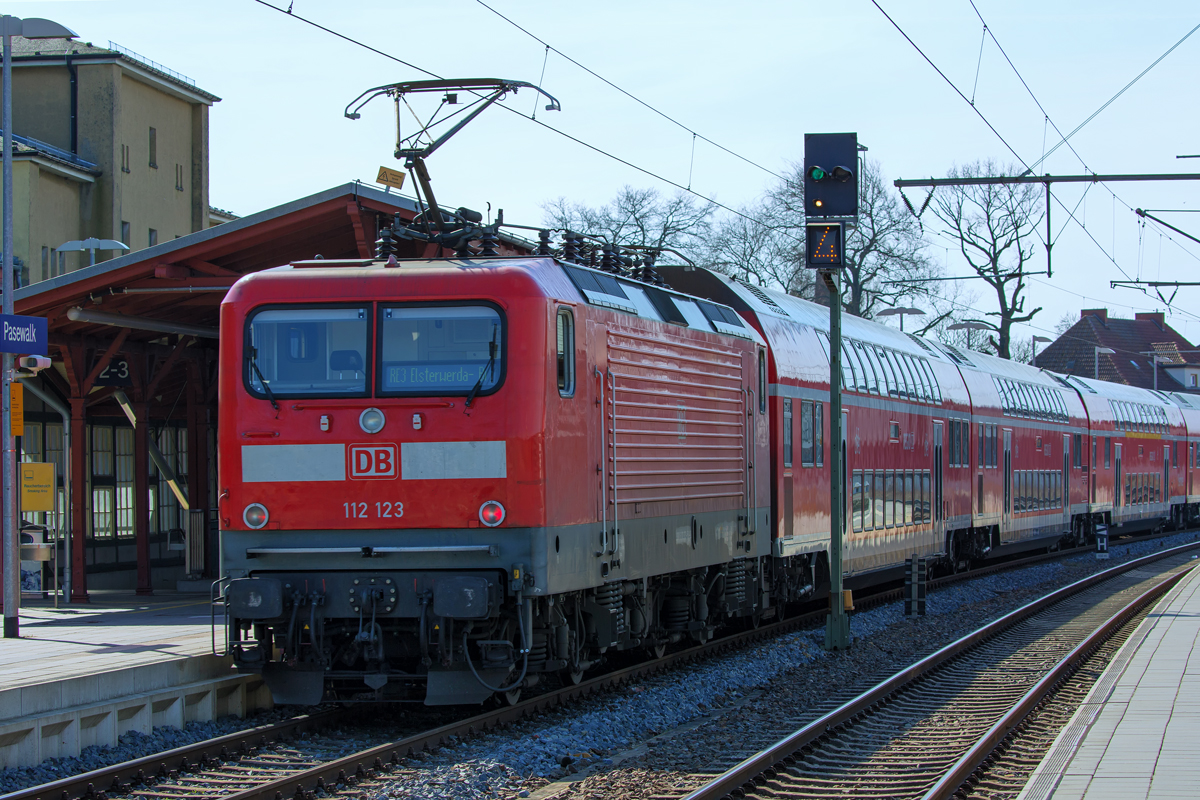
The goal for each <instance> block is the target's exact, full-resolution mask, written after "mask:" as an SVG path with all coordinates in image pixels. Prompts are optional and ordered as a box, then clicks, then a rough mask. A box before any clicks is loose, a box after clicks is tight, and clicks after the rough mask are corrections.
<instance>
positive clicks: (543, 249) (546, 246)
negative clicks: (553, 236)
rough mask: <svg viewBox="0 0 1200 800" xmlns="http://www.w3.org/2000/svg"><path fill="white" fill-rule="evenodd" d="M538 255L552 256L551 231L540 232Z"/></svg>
mask: <svg viewBox="0 0 1200 800" xmlns="http://www.w3.org/2000/svg"><path fill="white" fill-rule="evenodd" d="M537 254H538V255H539V256H548V255H550V231H538V246H537Z"/></svg>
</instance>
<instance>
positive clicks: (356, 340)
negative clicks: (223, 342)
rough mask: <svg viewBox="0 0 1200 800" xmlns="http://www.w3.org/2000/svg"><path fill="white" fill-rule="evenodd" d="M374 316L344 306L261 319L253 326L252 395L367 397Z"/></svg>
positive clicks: (248, 363)
mask: <svg viewBox="0 0 1200 800" xmlns="http://www.w3.org/2000/svg"><path fill="white" fill-rule="evenodd" d="M369 316H370V313H369V309H368V308H366V307H349V308H348V307H344V306H343V307H322V308H314V307H311V306H305V307H295V308H269V309H264V310H262V311H259V312H257V313H255V314H254V315H252V316H251V317H250V320H249V322H248V323H247V340H248V341H247V342H246V355H245V380H246V385H247V387H248V388H249V390H250V393H251V394H254V395H257V396H259V397H266V396H267V394H268V392H269V393H270V394H271V395H272V396H279V397H328V396H345V397H362V396H365V395H366V394H367V391H368V386H367V379H368V376H367V367H366V364H367V358H366V357H367V328H368V323H369ZM264 384H265V386H264Z"/></svg>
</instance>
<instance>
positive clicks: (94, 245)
mask: <svg viewBox="0 0 1200 800" xmlns="http://www.w3.org/2000/svg"><path fill="white" fill-rule="evenodd" d="M128 249H129V245H127V244H125V243H124V242H118V241H117V240H116V239H97V238H96V237H95V236H89V237H88V238H86V239H72V240H71V241H69V242H63V243H62V244H60V245H59V246H58V252H60V253H61V252H63V251H80V252H82V251H84V250H87V251H88V266H89V267H94V266H95V265H96V251H97V250H128Z"/></svg>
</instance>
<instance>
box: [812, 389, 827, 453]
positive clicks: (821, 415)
mask: <svg viewBox="0 0 1200 800" xmlns="http://www.w3.org/2000/svg"><path fill="white" fill-rule="evenodd" d="M813 412H814V414H813V450H814V451H815V453H814V454H815V455H816V461H817V466H818V467H823V466H825V404H824V403H815V404H814V408H813Z"/></svg>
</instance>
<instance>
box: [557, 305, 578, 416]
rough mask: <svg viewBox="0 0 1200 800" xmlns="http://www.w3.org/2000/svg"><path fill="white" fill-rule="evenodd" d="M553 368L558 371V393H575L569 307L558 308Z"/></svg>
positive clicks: (567, 395)
mask: <svg viewBox="0 0 1200 800" xmlns="http://www.w3.org/2000/svg"><path fill="white" fill-rule="evenodd" d="M555 328H556V329H557V330H556V335H555V339H556V345H555V358H554V362H555V370H556V371H557V373H558V393H559V394H560V395H562V396H563V397H570V396H572V395H573V394H575V318H574V317H573V316H572V315H571V309H569V308H560V309H559V310H558V315H557V320H556V322H555Z"/></svg>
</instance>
